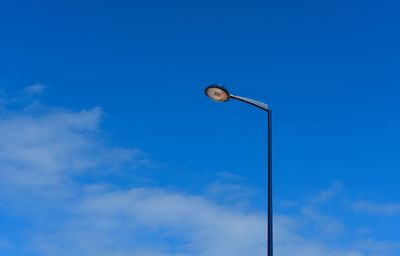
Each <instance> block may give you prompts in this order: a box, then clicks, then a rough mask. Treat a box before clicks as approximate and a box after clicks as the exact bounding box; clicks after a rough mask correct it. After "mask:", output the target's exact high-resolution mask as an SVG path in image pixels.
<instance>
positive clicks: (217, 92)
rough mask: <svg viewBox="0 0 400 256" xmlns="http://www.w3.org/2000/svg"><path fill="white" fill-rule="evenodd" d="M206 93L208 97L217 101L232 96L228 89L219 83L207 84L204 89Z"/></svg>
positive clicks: (223, 100) (222, 100)
mask: <svg viewBox="0 0 400 256" xmlns="http://www.w3.org/2000/svg"><path fill="white" fill-rule="evenodd" d="M204 93H205V94H206V95H207V97H209V98H210V99H212V100H213V101H215V102H225V101H228V100H229V99H230V98H231V95H230V94H229V92H228V90H227V89H226V88H225V87H223V86H221V85H218V84H213V85H210V86H207V87H206V88H205V89H204Z"/></svg>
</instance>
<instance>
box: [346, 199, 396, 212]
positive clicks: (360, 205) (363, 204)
mask: <svg viewBox="0 0 400 256" xmlns="http://www.w3.org/2000/svg"><path fill="white" fill-rule="evenodd" d="M353 209H354V210H356V211H360V212H367V213H370V214H383V215H393V214H400V203H381V204H379V203H374V202H368V201H359V202H356V203H354V204H353Z"/></svg>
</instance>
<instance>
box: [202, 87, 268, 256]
mask: <svg viewBox="0 0 400 256" xmlns="http://www.w3.org/2000/svg"><path fill="white" fill-rule="evenodd" d="M204 93H205V94H206V95H207V97H209V98H210V99H212V100H213V101H216V102H226V101H228V100H230V99H236V100H239V101H242V102H245V103H248V104H250V105H252V106H254V107H257V108H260V109H262V110H264V111H266V112H267V113H268V203H267V204H268V209H267V212H268V214H267V215H268V230H267V239H268V240H267V256H273V244H272V241H273V239H272V238H273V237H272V236H273V235H272V111H271V109H270V108H269V107H268V105H267V104H265V103H262V102H259V101H256V100H252V99H249V98H245V97H241V96H236V95H232V94H230V93H229V91H228V90H227V89H226V88H225V87H223V86H221V85H218V84H213V85H210V86H207V87H206V88H205V89H204Z"/></svg>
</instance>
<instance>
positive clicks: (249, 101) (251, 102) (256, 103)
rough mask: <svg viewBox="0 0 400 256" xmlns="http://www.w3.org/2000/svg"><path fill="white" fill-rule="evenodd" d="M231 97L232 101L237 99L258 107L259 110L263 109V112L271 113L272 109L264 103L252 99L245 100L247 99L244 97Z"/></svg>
mask: <svg viewBox="0 0 400 256" xmlns="http://www.w3.org/2000/svg"><path fill="white" fill-rule="evenodd" d="M230 97H231V98H232V99H236V100H239V101H242V102H245V103H248V104H250V105H253V106H255V107H257V108H261V109H262V110H265V111H267V112H269V111H270V108H269V106H268V104H265V103H262V102H260V101H256V100H252V99H249V98H245V97H242V96H236V95H232V94H230Z"/></svg>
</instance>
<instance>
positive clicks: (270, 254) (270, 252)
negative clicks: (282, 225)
mask: <svg viewBox="0 0 400 256" xmlns="http://www.w3.org/2000/svg"><path fill="white" fill-rule="evenodd" d="M267 112H268V242H267V251H268V254H267V256H273V244H272V241H273V240H272V236H273V232H272V231H273V226H272V111H271V109H269V110H268V111H267Z"/></svg>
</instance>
